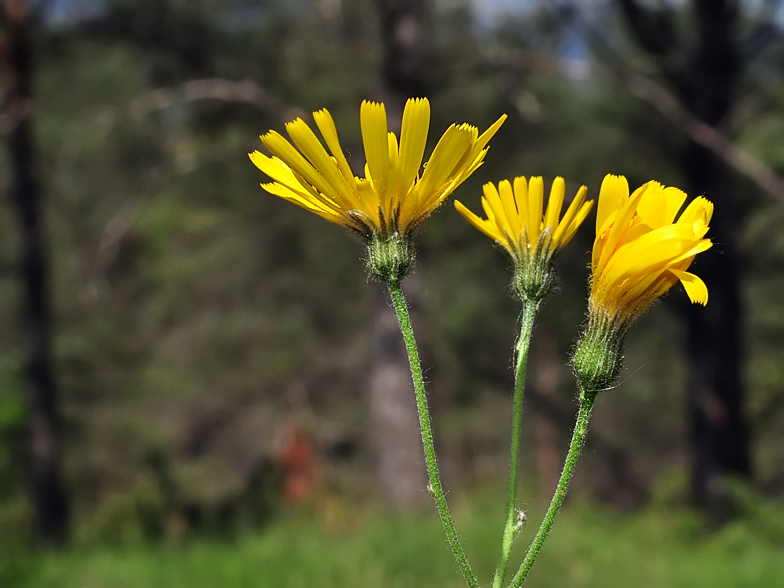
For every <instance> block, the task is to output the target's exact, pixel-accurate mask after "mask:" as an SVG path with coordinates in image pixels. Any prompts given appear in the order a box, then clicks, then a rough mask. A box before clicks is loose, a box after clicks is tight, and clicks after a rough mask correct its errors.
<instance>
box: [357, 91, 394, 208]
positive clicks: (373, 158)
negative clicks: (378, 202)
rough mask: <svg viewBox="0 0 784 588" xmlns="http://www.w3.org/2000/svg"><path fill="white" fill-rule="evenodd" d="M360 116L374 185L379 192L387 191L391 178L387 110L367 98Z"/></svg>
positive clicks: (366, 157)
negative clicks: (388, 181)
mask: <svg viewBox="0 0 784 588" xmlns="http://www.w3.org/2000/svg"><path fill="white" fill-rule="evenodd" d="M359 116H360V122H361V125H362V142H363V144H364V146H365V159H366V160H367V167H368V169H369V170H370V175H371V177H372V180H373V185H374V186H375V188H376V190H377V191H378V193H379V194H383V193H384V192H385V191H386V188H387V180H388V178H389V142H388V139H387V131H388V127H387V111H386V109H385V108H384V105H383V104H379V103H377V102H368V101H367V100H365V101H363V102H362V107H361V108H360V111H359Z"/></svg>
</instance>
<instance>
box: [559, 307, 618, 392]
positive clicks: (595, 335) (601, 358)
mask: <svg viewBox="0 0 784 588" xmlns="http://www.w3.org/2000/svg"><path fill="white" fill-rule="evenodd" d="M625 335H626V329H625V328H624V326H623V325H618V324H617V323H615V322H613V321H611V320H609V319H607V318H602V317H599V316H595V315H593V314H592V315H591V316H590V317H589V318H588V326H587V328H586V329H585V331H584V332H583V335H582V337H581V339H580V341H579V342H578V343H577V346H576V347H575V349H574V352H573V354H572V361H571V363H572V369H573V370H574V373H575V375H576V377H577V379H578V381H579V382H580V390H581V391H582V393H585V394H589V393H590V394H596V393H597V392H600V391H602V390H604V389H606V388H607V387H608V386H610V385H611V384H612V383H613V382H614V381H615V380H616V378H617V377H618V375H619V374H620V373H621V368H622V367H623V341H624V338H625Z"/></svg>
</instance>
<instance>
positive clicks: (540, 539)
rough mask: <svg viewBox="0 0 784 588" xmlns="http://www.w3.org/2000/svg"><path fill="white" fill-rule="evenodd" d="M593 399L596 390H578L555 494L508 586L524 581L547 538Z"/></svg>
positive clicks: (579, 448) (583, 437) (568, 478)
mask: <svg viewBox="0 0 784 588" xmlns="http://www.w3.org/2000/svg"><path fill="white" fill-rule="evenodd" d="M595 399H596V392H585V391H582V390H581V391H580V409H579V411H578V412H577V421H576V422H575V424H574V433H573V434H572V442H571V444H570V445H569V453H567V454H566V462H565V463H564V469H563V472H562V473H561V479H560V480H558V486H557V487H556V489H555V494H553V499H552V501H551V502H550V507H549V508H548V509H547V513H546V514H545V516H544V520H543V521H542V525H541V526H540V527H539V531H537V533H536V537H534V540H533V541H532V542H531V546H530V547H529V548H528V553H526V555H525V559H524V560H523V563H522V564H521V565H520V569H518V570H517V573H516V574H515V576H514V578H512V582H511V584H509V588H519V587H520V586H521V585H522V584H523V582H525V579H526V577H527V576H528V573H529V572H530V571H531V566H533V565H534V561H535V560H536V556H537V555H539V551H541V549H542V545H544V541H545V539H547V534H548V533H549V532H550V528H551V527H552V526H553V522H554V521H555V517H556V516H557V515H558V511H559V510H560V508H561V504H562V503H563V501H564V498H565V497H566V490H567V489H568V488H569V481H570V480H571V479H572V473H573V472H574V466H575V464H576V463H577V460H578V458H579V457H580V450H581V449H582V447H583V441H584V440H585V435H586V433H587V432H588V419H590V417H591V409H592V408H593V403H594V400H595Z"/></svg>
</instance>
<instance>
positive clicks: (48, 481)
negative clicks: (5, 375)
mask: <svg viewBox="0 0 784 588" xmlns="http://www.w3.org/2000/svg"><path fill="white" fill-rule="evenodd" d="M23 4H24V3H23V2H22V0H9V2H7V4H6V6H5V16H6V20H7V23H8V30H9V37H10V38H9V62H10V69H11V72H12V75H13V95H12V99H11V106H10V108H11V112H12V113H13V114H14V116H15V118H16V126H15V128H14V129H13V130H12V131H11V134H10V135H11V136H10V155H11V161H12V167H13V173H14V189H13V201H14V205H15V207H16V211H17V215H18V217H19V224H20V231H21V248H22V250H21V257H22V259H21V274H22V275H21V277H22V282H23V288H22V293H23V297H24V302H23V306H24V312H23V314H22V318H23V331H24V340H25V372H26V376H27V386H28V406H29V416H28V429H29V430H28V434H29V444H30V445H29V457H30V470H31V471H30V475H31V480H30V483H31V492H32V502H33V506H34V509H35V514H36V522H37V530H38V533H39V535H40V538H41V539H42V540H43V541H44V542H46V543H49V544H61V543H62V542H64V541H65V539H66V535H67V527H68V503H67V500H66V496H65V491H64V488H63V484H62V481H61V479H60V472H59V465H58V449H59V448H58V407H57V390H56V387H55V382H54V377H53V374H52V361H51V354H50V349H49V343H50V342H49V336H50V307H49V286H48V277H47V268H46V254H45V248H44V227H43V219H42V215H41V207H40V190H39V186H38V183H37V181H36V179H35V172H34V168H35V151H34V148H33V129H32V120H31V85H32V78H33V56H32V39H31V36H30V29H29V25H28V18H27V15H26V14H25V9H24V5H23Z"/></svg>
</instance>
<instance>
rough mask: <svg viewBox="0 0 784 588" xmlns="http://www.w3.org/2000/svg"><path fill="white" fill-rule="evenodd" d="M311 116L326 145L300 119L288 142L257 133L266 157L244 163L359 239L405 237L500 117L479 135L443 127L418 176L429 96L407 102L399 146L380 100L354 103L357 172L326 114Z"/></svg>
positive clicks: (478, 157) (477, 160) (480, 152)
mask: <svg viewBox="0 0 784 588" xmlns="http://www.w3.org/2000/svg"><path fill="white" fill-rule="evenodd" d="M313 118H314V119H315V121H316V126H318V128H319V131H320V132H321V136H322V137H323V139H324V143H326V148H325V147H324V146H323V145H322V143H321V141H319V139H318V138H317V137H316V135H315V133H314V132H313V131H312V130H311V129H310V127H309V126H308V125H307V123H305V122H304V121H303V120H302V119H299V118H298V119H297V120H295V121H292V122H290V123H288V124H287V125H286V131H287V132H288V135H289V137H290V138H291V142H289V141H288V140H287V139H285V138H284V137H283V136H282V135H280V134H279V133H277V132H275V131H270V132H269V133H267V134H266V135H263V136H262V137H261V141H262V143H263V144H264V146H265V147H267V149H269V151H270V152H271V153H272V155H273V156H272V157H268V156H267V155H264V154H263V153H260V152H258V151H254V152H253V153H251V154H250V159H251V161H252V162H253V163H254V164H255V165H256V166H257V167H258V168H259V169H260V170H261V171H263V172H264V173H265V174H267V175H268V176H269V177H270V178H272V180H273V181H272V182H270V183H266V184H262V185H261V186H262V187H263V188H264V189H265V190H266V191H267V192H270V193H271V194H274V195H276V196H280V197H281V198H284V199H285V200H289V201H290V202H293V203H294V204H297V205H299V206H301V207H302V208H305V209H306V210H310V211H311V212H314V213H316V214H318V215H319V216H322V217H324V218H325V219H327V220H329V221H332V222H333V223H337V224H339V225H342V226H344V227H346V228H348V229H350V230H352V231H354V232H356V233H358V234H360V235H362V236H363V237H365V238H366V239H371V238H374V237H378V236H387V235H390V234H399V235H401V236H403V237H404V238H406V239H407V238H408V237H409V236H410V234H411V232H412V231H413V230H414V229H415V228H416V227H417V226H418V225H419V224H420V223H421V222H422V221H423V220H424V219H425V218H427V216H428V215H430V213H431V212H433V210H435V209H436V208H437V207H438V206H439V205H440V204H441V203H442V202H443V201H444V199H445V198H446V197H447V196H449V194H451V193H452V191H453V190H454V189H455V188H456V187H457V186H459V185H460V184H461V183H462V182H463V181H464V180H465V179H466V178H467V177H468V176H470V175H471V174H472V173H473V172H474V170H476V169H477V168H478V167H479V166H480V165H481V164H482V161H483V160H484V157H485V154H486V153H487V147H486V145H487V142H488V141H489V140H490V138H491V137H492V136H493V135H494V134H495V133H496V131H497V130H498V128H499V127H500V126H501V124H502V123H503V121H504V119H505V118H506V115H504V116H502V117H501V118H499V119H498V120H497V121H496V122H495V123H494V124H493V125H492V126H491V127H490V128H489V129H487V130H486V131H485V132H484V133H482V134H481V135H480V134H479V132H478V130H477V128H476V127H473V126H471V125H469V124H466V123H463V124H461V125H456V124H453V125H452V126H450V127H449V128H448V129H447V130H446V132H445V133H444V135H443V136H442V137H441V139H440V140H439V142H438V144H437V145H436V147H435V149H434V150H433V153H432V155H431V156H430V161H429V162H428V163H427V164H426V167H425V169H424V172H423V173H422V174H421V175H420V167H421V166H422V157H423V155H424V153H425V144H426V142H427V133H428V127H429V126H430V103H429V102H428V100H427V99H426V98H418V99H413V98H412V99H409V100H408V101H407V102H406V106H405V110H404V112H403V124H402V128H401V132H400V142H399V144H398V139H397V137H396V136H395V134H394V133H393V132H389V131H388V128H387V115H386V110H385V108H384V105H383V104H378V103H375V102H368V101H365V102H363V103H362V107H361V109H360V122H361V125H362V141H363V143H364V147H365V158H366V164H365V177H364V178H361V177H357V176H355V175H354V173H353V172H352V170H351V168H350V167H349V163H348V161H347V159H346V156H345V154H344V152H343V149H342V148H341V146H340V141H339V140H338V134H337V130H336V128H335V123H334V121H333V120H332V116H331V115H330V114H329V112H328V111H327V110H326V109H323V110H320V111H318V112H314V113H313ZM292 143H293V145H292ZM295 146H296V148H295ZM327 149H329V151H327Z"/></svg>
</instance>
